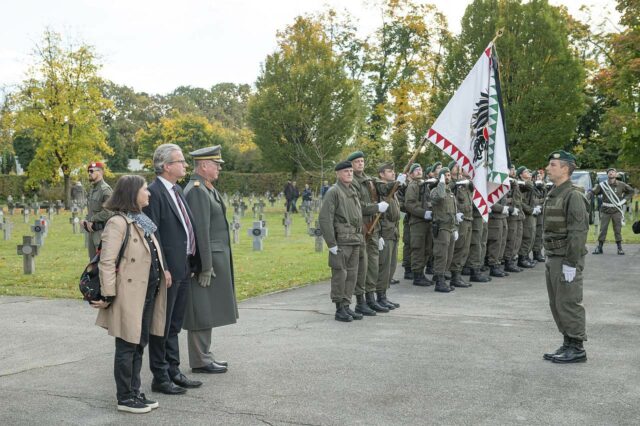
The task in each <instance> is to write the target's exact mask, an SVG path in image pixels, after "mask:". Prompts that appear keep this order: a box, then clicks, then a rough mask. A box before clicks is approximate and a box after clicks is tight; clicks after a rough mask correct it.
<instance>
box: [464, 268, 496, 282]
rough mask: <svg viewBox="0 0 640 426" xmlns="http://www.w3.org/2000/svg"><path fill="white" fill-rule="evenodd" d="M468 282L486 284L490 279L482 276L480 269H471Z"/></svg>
mask: <svg viewBox="0 0 640 426" xmlns="http://www.w3.org/2000/svg"><path fill="white" fill-rule="evenodd" d="M469 281H472V282H474V283H488V282H489V281H491V278H490V277H487V276H486V275H482V272H480V269H471V277H469Z"/></svg>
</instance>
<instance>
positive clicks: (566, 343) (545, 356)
mask: <svg viewBox="0 0 640 426" xmlns="http://www.w3.org/2000/svg"><path fill="white" fill-rule="evenodd" d="M569 342H570V340H569V337H567V336H564V342H563V343H562V346H560V347H559V348H558V349H556V351H555V352H547V353H546V354H542V358H543V359H546V360H547V361H551V360H552V359H553V357H554V356H556V355H560V354H561V353H562V352H564V351H566V350H567V349H568V348H569Z"/></svg>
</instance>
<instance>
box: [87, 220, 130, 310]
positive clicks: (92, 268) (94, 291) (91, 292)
mask: <svg viewBox="0 0 640 426" xmlns="http://www.w3.org/2000/svg"><path fill="white" fill-rule="evenodd" d="M119 216H122V217H123V218H124V216H123V215H119ZM125 221H126V219H125ZM128 242H129V224H128V223H127V230H126V232H125V234H124V240H123V241H122V246H121V247H120V251H119V252H118V257H117V259H116V272H118V267H119V266H120V260H121V259H122V255H123V254H124V249H125V247H126V246H127V243H128ZM101 250H102V241H101V242H100V245H99V246H98V248H97V249H96V255H95V256H93V259H91V261H90V262H89V264H88V265H87V267H86V268H84V272H82V274H81V275H80V284H79V288H80V293H82V298H83V299H84V300H86V301H87V302H93V301H96V300H104V299H103V297H102V294H100V270H99V269H98V263H99V262H100V251H101Z"/></svg>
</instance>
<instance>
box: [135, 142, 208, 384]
mask: <svg viewBox="0 0 640 426" xmlns="http://www.w3.org/2000/svg"><path fill="white" fill-rule="evenodd" d="M153 168H154V171H155V173H156V179H155V180H154V181H153V182H151V184H150V185H149V188H148V189H149V192H150V193H151V198H150V200H149V205H148V206H147V207H145V208H144V213H145V214H146V215H147V216H149V218H151V220H152V221H153V223H155V224H156V225H157V226H158V231H157V238H158V241H159V242H160V246H161V251H162V255H163V256H164V262H163V264H164V265H165V267H166V269H165V272H164V274H165V279H166V281H167V286H168V289H167V312H166V314H167V317H166V327H165V334H164V336H153V335H152V336H151V337H150V339H149V366H150V368H151V372H152V373H153V381H152V382H151V390H152V391H154V392H162V393H164V394H167V395H176V394H182V393H185V392H186V391H187V389H186V388H195V387H198V386H201V385H202V382H199V381H196V380H190V379H188V378H187V377H186V376H185V375H184V374H182V372H181V371H180V345H179V341H178V333H180V330H181V329H182V323H183V320H184V314H185V308H186V303H187V294H188V290H189V281H190V277H191V265H192V262H194V261H195V259H194V257H195V256H196V255H197V252H196V240H195V233H194V229H193V221H194V219H193V215H192V214H191V209H190V208H189V206H188V205H187V201H186V200H185V198H184V195H183V194H182V189H181V188H180V187H179V186H178V185H177V181H178V179H181V178H182V177H184V176H185V174H186V170H187V164H186V162H185V160H184V155H183V154H182V150H181V149H180V147H179V146H178V145H174V144H163V145H160V146H159V147H158V148H156V150H155V152H154V153H153Z"/></svg>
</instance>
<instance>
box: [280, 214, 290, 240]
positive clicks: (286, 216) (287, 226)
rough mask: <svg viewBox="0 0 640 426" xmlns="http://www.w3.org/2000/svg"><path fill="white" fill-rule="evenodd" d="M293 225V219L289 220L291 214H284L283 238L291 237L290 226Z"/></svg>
mask: <svg viewBox="0 0 640 426" xmlns="http://www.w3.org/2000/svg"><path fill="white" fill-rule="evenodd" d="M292 223H293V219H292V218H291V213H289V212H285V213H284V218H283V219H282V225H284V236H285V237H289V236H291V224H292Z"/></svg>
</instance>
